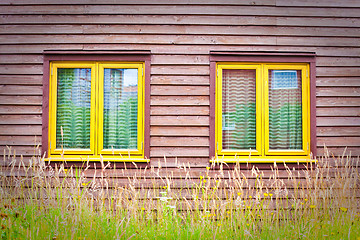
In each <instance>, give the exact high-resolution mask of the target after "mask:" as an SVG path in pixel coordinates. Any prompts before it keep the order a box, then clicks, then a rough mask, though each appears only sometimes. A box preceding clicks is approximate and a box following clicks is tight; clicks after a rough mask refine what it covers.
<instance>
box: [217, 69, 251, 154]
mask: <svg viewBox="0 0 360 240" xmlns="http://www.w3.org/2000/svg"><path fill="white" fill-rule="evenodd" d="M222 115H223V119H222V121H223V122H222V126H223V127H222V128H223V130H222V146H223V149H224V150H249V149H255V148H256V70H254V69H224V70H223V79H222Z"/></svg>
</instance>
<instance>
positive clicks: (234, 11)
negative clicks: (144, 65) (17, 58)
mask: <svg viewBox="0 0 360 240" xmlns="http://www.w3.org/2000/svg"><path fill="white" fill-rule="evenodd" d="M25 13H26V14H115V13H116V14H135V15H136V14H164V13H166V14H173V15H183V14H192V15H233V16H240V15H258V16H318V17H335V16H336V17H360V14H359V12H358V11H357V10H356V9H355V8H346V9H342V8H335V7H334V8H326V11H324V10H323V9H321V8H307V11H304V10H303V9H301V8H298V7H286V8H281V7H268V6H256V7H254V6H226V5H225V6H224V5H223V6H221V7H219V6H216V5H209V6H207V7H205V8H204V7H203V6H198V5H177V6H176V8H174V7H173V6H171V5H158V6H156V7H154V6H152V5H142V6H141V8H139V7H134V6H132V5H71V4H69V5H63V6H61V8H54V6H51V5H43V6H41V8H39V7H38V6H32V5H24V6H7V5H5V6H2V7H1V10H0V14H25Z"/></svg>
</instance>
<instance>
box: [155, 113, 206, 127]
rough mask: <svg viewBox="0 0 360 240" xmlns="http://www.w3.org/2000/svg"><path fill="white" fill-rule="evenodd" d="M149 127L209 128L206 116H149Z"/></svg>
mask: <svg viewBox="0 0 360 240" xmlns="http://www.w3.org/2000/svg"><path fill="white" fill-rule="evenodd" d="M150 124H151V126H199V127H200V126H209V117H208V116H151V117H150Z"/></svg>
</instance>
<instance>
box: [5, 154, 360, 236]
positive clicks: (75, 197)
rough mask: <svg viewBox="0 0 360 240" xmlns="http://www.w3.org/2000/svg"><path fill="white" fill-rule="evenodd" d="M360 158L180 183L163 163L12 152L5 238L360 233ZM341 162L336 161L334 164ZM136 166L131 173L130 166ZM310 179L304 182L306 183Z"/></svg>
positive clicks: (220, 170)
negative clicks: (119, 163) (53, 159)
mask: <svg viewBox="0 0 360 240" xmlns="http://www.w3.org/2000/svg"><path fill="white" fill-rule="evenodd" d="M358 161H359V159H358V158H357V159H356V158H351V157H350V156H346V155H344V156H341V157H333V156H330V155H326V156H324V157H322V158H319V159H318V163H317V164H316V165H315V164H308V165H307V167H306V168H305V169H303V170H301V171H297V172H296V174H295V171H294V170H293V169H290V167H287V166H286V164H285V169H284V170H279V168H278V166H277V165H276V164H274V165H273V167H272V169H271V170H268V171H270V173H267V174H264V173H263V171H262V170H259V169H257V168H253V169H252V170H251V172H252V177H251V178H249V177H246V176H245V175H244V174H242V170H241V169H240V165H239V166H235V167H234V168H233V169H232V170H224V169H225V167H226V166H224V165H223V164H217V165H216V166H215V165H214V166H211V167H207V168H206V169H204V170H203V173H201V174H200V175H196V176H192V175H193V174H194V171H191V169H190V168H189V167H186V165H184V166H179V169H180V170H179V171H181V173H182V176H183V179H177V178H175V177H174V175H173V174H172V173H170V172H166V171H165V170H166V169H164V168H161V166H158V167H156V168H155V167H150V168H145V169H140V168H137V167H136V166H135V167H134V168H135V169H132V172H136V174H135V175H136V176H130V175H129V176H128V184H120V183H119V181H118V180H116V179H117V178H115V177H111V176H110V175H108V174H107V173H109V172H111V170H112V169H115V168H116V164H113V163H107V162H103V161H102V162H101V167H100V168H98V169H94V168H93V167H92V165H91V163H89V162H86V161H85V162H84V163H83V166H82V167H81V168H80V167H70V168H66V167H65V165H64V164H57V165H51V164H48V163H47V162H45V161H44V160H43V159H42V158H41V157H40V156H34V157H33V158H32V160H31V161H30V164H24V162H23V161H22V158H21V157H16V156H15V153H14V151H13V150H12V149H11V148H8V149H6V150H5V151H4V157H3V163H1V164H0V166H1V167H0V238H1V239H360V238H359V237H360V212H359V210H360V209H359V199H360V198H359V192H358V190H359V188H360V186H359V168H358ZM330 163H331V164H330ZM122 171H125V172H126V169H124V170H122ZM299 174H301V176H302V180H301V181H299V179H300V177H299Z"/></svg>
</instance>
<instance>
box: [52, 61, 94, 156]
mask: <svg viewBox="0 0 360 240" xmlns="http://www.w3.org/2000/svg"><path fill="white" fill-rule="evenodd" d="M59 68H90V69H91V79H95V74H96V66H95V64H93V63H74V62H61V63H51V64H50V83H49V85H50V86H49V87H50V95H49V96H50V99H49V101H50V104H49V111H50V113H49V136H50V137H49V153H50V154H74V155H75V154H76V155H77V154H95V94H96V85H95V81H91V95H90V99H91V103H90V149H62V148H57V147H56V120H57V116H56V112H57V70H58V69H59Z"/></svg>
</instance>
